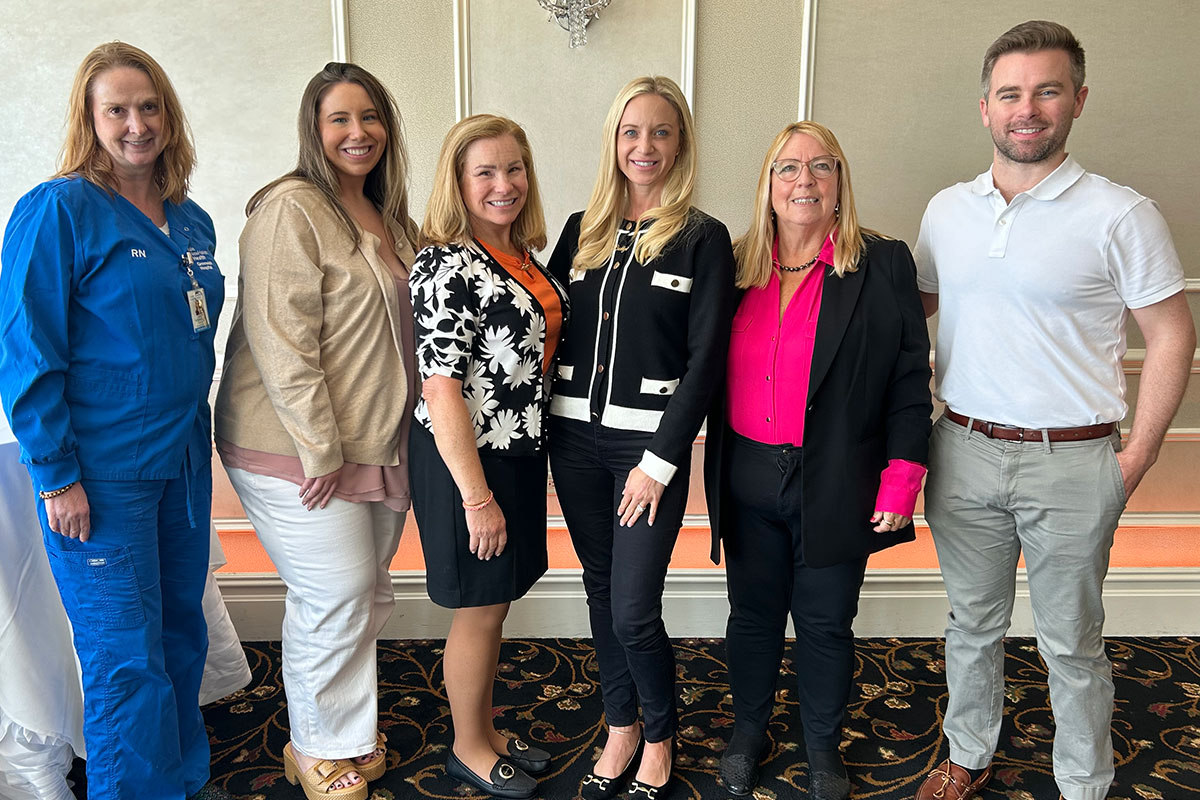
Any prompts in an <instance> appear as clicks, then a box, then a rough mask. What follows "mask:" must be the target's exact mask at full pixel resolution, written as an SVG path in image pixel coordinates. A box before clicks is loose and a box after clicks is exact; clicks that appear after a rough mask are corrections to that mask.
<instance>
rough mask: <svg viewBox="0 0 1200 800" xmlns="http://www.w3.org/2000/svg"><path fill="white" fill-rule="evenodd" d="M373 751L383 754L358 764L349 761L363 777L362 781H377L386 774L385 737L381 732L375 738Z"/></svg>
mask: <svg viewBox="0 0 1200 800" xmlns="http://www.w3.org/2000/svg"><path fill="white" fill-rule="evenodd" d="M375 749H376V750H382V751H383V752H382V753H380V754H379V755H377V756H375V757H374V758H372V759H371V760H370V761H364V762H361V763H360V762H357V761H354V760H353V759H351V763H352V764H354V766H355V768H356V769H357V770H358V774H359V775H362V776H363V780H367V781H377V780H379V779H380V778H382V777H383V773H385V772H387V736H386V735H385V734H384V733H383V732H382V731H380V732H379V733H378V734H377V735H376V737H375Z"/></svg>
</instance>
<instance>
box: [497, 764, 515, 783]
mask: <svg viewBox="0 0 1200 800" xmlns="http://www.w3.org/2000/svg"><path fill="white" fill-rule="evenodd" d="M516 774H517V771H516V769H514V768H513V765H512V764H507V763H504V762H501V763H500V777H501V778H504V780H508V779H509V778H511V777H513V776H514V775H516Z"/></svg>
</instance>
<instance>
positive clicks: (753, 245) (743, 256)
mask: <svg viewBox="0 0 1200 800" xmlns="http://www.w3.org/2000/svg"><path fill="white" fill-rule="evenodd" d="M798 133H800V134H804V135H805V136H811V137H812V138H814V139H816V140H817V142H819V143H820V144H821V146H822V147H824V148H825V149H826V150H828V151H829V155H831V156H837V160H838V199H837V208H836V214H837V217H836V220H837V224H836V227H837V229H838V236H837V243H836V244H835V245H834V248H833V271H834V272H836V273H837V276H838V277H839V278H840V277H842V276H844V275H845V274H846V273H847V272H854V271H855V270H857V269H858V261H859V259H860V258H861V257H862V254H863V251H864V250H865V249H866V243H865V241H864V239H863V237H864V236H871V237H874V238H877V239H886V238H888V237H886V236H884V235H883V234H881V233H877V232H876V231H873V230H870V229H868V228H862V227H859V224H858V211H857V209H856V208H855V206H854V189H853V187H852V186H851V185H850V162H849V161H847V160H846V153H845V151H844V150H842V146H841V144H839V143H838V140H837V137H836V136H834V135H833V132H832V131H831V130H829V129H828V128H826V127H825V126H824V125H821V124H820V123H817V122H811V121H808V120H805V121H803V122H793V123H792V124H791V125H788V126H787V127H786V128H784V129H783V130H782V131H780V132H779V135H778V136H776V137H775V140H774V141H773V142H771V146H770V147H769V148H767V157H766V158H764V159H763V163H762V170H761V171H760V172H759V175H758V189H757V191H756V193H755V196H754V213H753V216H752V217H751V218H750V229H749V230H748V231H746V233H745V234H743V235H742V236H741V237H739V238H738V240H737V241H736V242H734V243H733V255H734V258H735V259H736V260H737V286H738V288H739V289H750V288H753V287H762V286H766V285H767V283H768V282H769V281H770V280H771V268H772V263H771V250H772V248H773V246H774V244H775V236H776V230H775V214H774V211H773V210H772V208H771V176H772V171H771V165H772V164H774V163H775V159H777V158H778V157H779V152H780V151H781V150H783V146H784V145H785V144H787V142H788V139H791V138H792V137H793V136H794V135H796V134H798Z"/></svg>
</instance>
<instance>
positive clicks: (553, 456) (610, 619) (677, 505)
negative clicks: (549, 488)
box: [549, 418, 689, 742]
mask: <svg viewBox="0 0 1200 800" xmlns="http://www.w3.org/2000/svg"><path fill="white" fill-rule="evenodd" d="M651 438H652V434H649V433H637V432H630V431H618V430H612V429H611V428H605V427H602V426H601V425H599V424H589V423H585V422H578V421H575V420H567V419H561V418H556V419H553V420H552V422H551V430H550V438H549V441H550V472H551V474H552V475H553V476H554V485H555V487H556V489H557V491H558V499H559V502H560V504H561V505H562V511H563V517H565V518H566V521H567V529H568V530H569V531H570V534H571V541H572V542H573V543H574V545H575V552H576V553H577V554H578V556H579V561H580V563H581V564H583V585H584V588H585V589H586V590H587V597H588V612H589V617H590V619H591V624H592V637H593V638H594V639H595V641H596V660H597V663H598V665H599V667H600V688H601V690H602V692H603V693H604V716H605V718H606V720H607V721H608V724H609V725H613V726H617V727H623V726H626V725H632V724H634V723H635V722H637V715H638V704H639V702H640V704H641V707H642V721H643V723H644V725H645V737H646V741H648V742H661V741H665V740H667V739H670V738H672V737H673V736H674V735H675V729H676V728H677V727H678V722H679V718H678V715H677V713H676V710H675V654H674V651H672V649H671V640H670V639H669V638H668V637H667V629H666V626H664V625H663V620H662V594H663V583H664V581H665V580H666V576H667V564H668V562H670V560H671V551H672V550H673V549H674V548H675V539H676V537H677V536H678V535H679V527H680V525H682V524H683V511H684V507H685V505H686V503H687V492H688V466H689V465H688V464H681V465H680V466H679V471H678V472H677V473H676V475H675V478H674V480H672V481H671V483H670V484H669V485H668V486H667V488H666V491H664V492H663V495H662V498H661V500H660V501H659V505H658V512H657V516H656V517H655V522H654V525H649V524H648V523H647V517H648V516H649V515H648V514H642V515H641V516H639V518H638V520H637V522H635V523H634V524H633V526H632V527H628V528H625V527H621V526H620V518H619V517H618V516H617V506H618V505H619V504H620V502H621V491H622V489H624V488H625V479H626V478H627V477H628V475H629V471H630V470H632V469H633V468H634V467H636V466H637V465H638V462H639V461H641V459H642V453H643V452H644V451H645V449H646V446H647V445H648V444H649V443H650V439H651Z"/></svg>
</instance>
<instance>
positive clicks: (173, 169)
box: [54, 42, 196, 204]
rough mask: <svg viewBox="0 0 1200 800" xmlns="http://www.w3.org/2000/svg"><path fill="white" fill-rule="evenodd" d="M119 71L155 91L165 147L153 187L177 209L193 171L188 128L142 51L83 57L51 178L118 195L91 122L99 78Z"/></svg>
mask: <svg viewBox="0 0 1200 800" xmlns="http://www.w3.org/2000/svg"><path fill="white" fill-rule="evenodd" d="M118 67H132V68H133V69H138V70H141V71H142V72H144V73H145V74H146V77H148V78H149V79H150V83H151V84H152V85H153V86H154V92H155V94H157V95H158V103H159V108H160V109H161V111H162V120H163V125H162V131H161V132H160V133H159V136H161V137H162V139H163V141H164V142H165V144H164V146H163V149H162V152H161V153H159V154H158V160H157V161H156V162H155V164H154V185H155V186H157V187H158V190H159V193H160V194H161V196H162V198H163V199H164V200H167V201H169V202H172V203H177V204H178V203H182V202H183V201H184V199H185V198H186V197H187V190H188V182H189V181H190V180H191V177H192V169H193V168H194V167H195V165H196V148H195V146H194V145H193V144H192V131H191V128H189V127H188V124H187V118H186V117H185V116H184V115H183V107H182V106H180V104H179V96H178V95H176V94H175V87H173V86H172V85H171V81H170V79H169V78H167V73H165V72H163V68H162V67H160V66H159V64H158V62H157V61H155V60H154V59H153V58H151V57H150V55H149V54H148V53H146V51H144V50H141V49H139V48H137V47H134V46H133V45H131V44H126V43H125V42H107V43H106V44H102V45H100V46H99V47H97V48H96V49H94V50H92V52H90V53H88V54H87V55H86V56H84V59H83V63H82V64H80V65H79V69H78V70H76V72H75V81H74V82H73V83H72V84H71V94H70V97H69V99H68V101H67V124H66V128H67V136H66V139H65V140H64V141H63V146H62V152H61V153H59V157H58V172H57V173H55V175H54V177H56V178H64V177H68V176H71V175H80V176H82V177H84V178H87V179H88V180H89V181H91V182H92V183H94V184H96V185H97V186H103V187H105V188H106V189H109V190H110V191H113V192H116V191H118V190H119V188H120V186H119V181H118V179H117V175H116V173H115V172H114V171H113V163H112V157H111V156H110V155H109V154H108V152H107V151H106V150H105V149H104V147H103V146H102V145H101V144H100V141H99V140H98V139H97V138H96V126H95V124H94V123H93V122H92V85H93V84H94V83H95V81H96V78H98V77H99V76H100V75H101V74H102V73H104V72H107V71H108V70H110V69H116V68H118Z"/></svg>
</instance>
